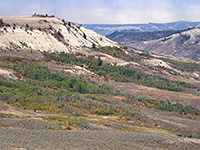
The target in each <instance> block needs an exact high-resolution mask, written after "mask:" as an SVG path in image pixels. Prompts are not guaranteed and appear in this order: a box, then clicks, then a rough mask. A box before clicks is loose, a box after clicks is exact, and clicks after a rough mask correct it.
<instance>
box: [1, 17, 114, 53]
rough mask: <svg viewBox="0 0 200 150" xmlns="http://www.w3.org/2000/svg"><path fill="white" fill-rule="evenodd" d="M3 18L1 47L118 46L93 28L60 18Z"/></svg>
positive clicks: (58, 49)
mask: <svg viewBox="0 0 200 150" xmlns="http://www.w3.org/2000/svg"><path fill="white" fill-rule="evenodd" d="M0 18H2V19H3V22H4V24H5V25H4V26H2V27H1V28H0V49H33V50H38V51H49V52H61V51H63V52H76V49H79V48H82V47H88V48H91V47H94V46H95V47H100V46H111V47H113V46H117V47H118V44H117V43H116V42H113V41H111V40H109V39H107V38H106V37H104V36H101V35H99V34H97V33H95V32H94V31H92V30H88V29H86V28H84V27H82V26H79V25H76V24H74V23H71V22H67V21H66V20H63V19H59V18H54V17H53V18H48V17H0ZM6 24H7V25H6Z"/></svg>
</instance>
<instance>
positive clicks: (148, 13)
mask: <svg viewBox="0 0 200 150" xmlns="http://www.w3.org/2000/svg"><path fill="white" fill-rule="evenodd" d="M34 12H37V13H48V14H54V15H56V16H58V17H62V18H65V19H67V20H70V21H73V22H76V23H98V24H99V23H103V24H105V23H112V24H114V23H121V24H125V23H126V24H130V23H148V22H171V21H178V20H186V21H194V20H195V21H196V20H200V16H199V14H200V1H199V0H56V1H55V0H42V1H41V0H19V1H17V2H16V0H0V13H1V15H32V14H33V13H34Z"/></svg>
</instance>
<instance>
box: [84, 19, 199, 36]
mask: <svg viewBox="0 0 200 150" xmlns="http://www.w3.org/2000/svg"><path fill="white" fill-rule="evenodd" d="M83 26H84V27H86V28H88V29H91V30H94V31H95V32H97V33H98V34H101V35H104V36H105V35H109V34H111V33H113V32H115V31H124V30H128V31H130V30H140V31H162V30H182V29H186V28H193V27H199V26H200V21H199V22H189V21H176V22H170V23H148V24H83Z"/></svg>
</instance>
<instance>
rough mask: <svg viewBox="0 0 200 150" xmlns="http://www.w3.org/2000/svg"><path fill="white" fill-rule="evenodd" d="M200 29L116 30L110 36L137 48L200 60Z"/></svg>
mask: <svg viewBox="0 0 200 150" xmlns="http://www.w3.org/2000/svg"><path fill="white" fill-rule="evenodd" d="M199 36H200V29H199V28H189V29H185V30H175V31H154V32H134V31H122V32H115V33H113V34H111V35H109V36H107V37H108V38H110V39H112V40H114V41H117V42H120V43H122V44H124V45H126V46H130V47H133V48H135V49H141V50H145V51H150V52H154V53H160V54H168V55H172V56H175V57H182V58H187V59H191V60H195V61H200V49H199V41H200V38H199Z"/></svg>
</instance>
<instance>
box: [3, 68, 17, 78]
mask: <svg viewBox="0 0 200 150" xmlns="http://www.w3.org/2000/svg"><path fill="white" fill-rule="evenodd" d="M0 78H3V79H7V80H18V79H19V78H18V77H17V76H16V75H15V74H14V73H13V72H12V71H10V70H8V69H2V68H0Z"/></svg>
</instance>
